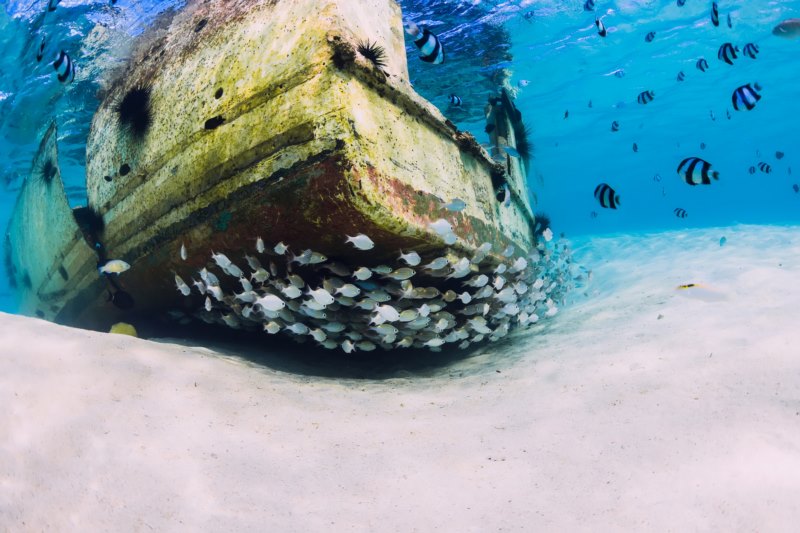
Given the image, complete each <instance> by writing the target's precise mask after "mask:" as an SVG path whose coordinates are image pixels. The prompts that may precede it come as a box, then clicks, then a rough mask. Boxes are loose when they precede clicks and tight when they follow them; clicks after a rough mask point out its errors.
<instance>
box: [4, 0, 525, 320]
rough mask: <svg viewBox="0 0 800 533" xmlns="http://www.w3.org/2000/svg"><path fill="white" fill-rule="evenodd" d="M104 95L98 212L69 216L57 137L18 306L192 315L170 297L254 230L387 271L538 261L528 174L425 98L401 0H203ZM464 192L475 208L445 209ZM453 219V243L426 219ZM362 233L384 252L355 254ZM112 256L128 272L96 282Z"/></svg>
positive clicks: (237, 255) (37, 193)
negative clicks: (479, 255) (419, 260)
mask: <svg viewBox="0 0 800 533" xmlns="http://www.w3.org/2000/svg"><path fill="white" fill-rule="evenodd" d="M365 45H368V46H365ZM369 45H371V46H372V47H373V48H374V45H377V46H380V47H382V48H383V50H384V52H385V54H384V55H383V57H381V58H380V59H381V61H377V62H376V61H372V60H371V59H370V55H371V54H370V53H368V52H365V49H368V48H370V46H369ZM373 59H374V58H373ZM103 96H104V98H103V101H102V103H101V105H100V107H99V109H98V111H97V113H96V115H95V117H94V119H93V122H92V127H91V132H90V135H89V139H88V141H87V176H86V179H87V193H88V206H87V207H85V208H79V209H77V210H75V211H72V210H70V209H69V207H68V205H67V202H66V197H65V195H64V194H63V184H62V182H61V180H60V174H59V171H58V160H57V149H56V143H55V138H56V134H55V126H53V127H52V128H51V129H50V130H49V131H48V134H47V135H46V136H45V139H44V140H43V142H42V146H41V147H40V151H39V154H38V155H37V160H36V162H35V163H34V169H33V171H32V174H31V177H29V178H28V180H27V181H26V183H25V184H24V186H23V188H22V191H21V193H20V197H19V199H18V202H17V205H16V207H15V211H14V214H13V219H12V222H11V225H10V227H9V232H8V235H7V238H6V241H7V242H6V254H7V258H6V260H7V263H8V265H9V268H10V270H11V273H12V278H13V281H14V282H15V283H16V286H17V287H18V292H19V293H20V295H21V312H23V313H25V314H31V315H34V314H35V315H38V316H41V317H44V318H47V319H50V320H55V321H57V322H61V323H66V324H75V325H80V326H84V327H91V328H97V329H107V328H108V327H109V326H110V324H113V323H114V322H117V321H119V320H126V321H132V322H135V320H136V319H137V317H145V316H147V317H151V316H153V315H154V314H158V313H165V312H167V311H175V310H182V311H185V312H187V313H190V312H192V311H193V310H197V309H200V308H202V306H203V302H204V298H203V297H202V295H200V296H191V297H188V298H187V297H185V296H184V295H183V294H181V293H180V292H179V291H177V290H176V281H175V274H178V275H179V276H183V277H184V278H185V279H186V280H187V281H188V280H190V279H191V277H192V276H196V274H197V272H198V271H201V270H202V269H203V268H206V267H212V266H213V265H214V263H213V262H211V252H212V251H213V252H215V253H218V254H224V255H225V256H226V257H229V258H231V259H232V260H234V262H237V261H244V257H245V255H248V254H249V255H252V254H254V253H255V246H256V242H257V239H259V238H260V239H262V240H263V242H265V243H267V245H268V247H271V246H272V245H273V244H275V243H278V242H283V243H285V244H288V245H289V246H290V250H291V251H293V252H295V253H297V254H299V253H300V251H302V250H305V249H311V250H314V251H316V252H318V253H321V254H324V255H325V256H326V257H327V258H330V259H331V260H334V259H335V260H336V261H337V262H338V263H339V264H341V265H346V267H347V268H349V269H351V270H353V269H355V268H356V267H357V266H359V265H366V266H375V265H378V264H381V263H388V264H390V265H394V263H396V262H397V257H398V253H399V251H400V250H404V251H410V250H415V251H417V252H418V253H419V254H420V255H421V256H422V257H423V258H425V260H426V261H427V260H429V259H432V258H435V257H437V256H441V255H443V254H450V256H455V255H458V254H461V255H465V256H473V255H474V254H475V253H476V250H478V248H479V247H480V246H481V245H482V244H483V243H491V244H492V250H493V252H489V254H488V257H487V262H488V263H487V264H492V265H494V264H497V263H498V262H499V261H501V260H505V258H503V257H501V256H500V255H499V251H501V250H503V249H504V248H506V247H507V246H508V245H514V246H515V247H516V249H517V250H519V251H520V252H525V251H529V250H532V249H533V246H534V231H533V229H534V228H533V224H534V219H533V214H532V212H531V208H530V204H529V200H528V191H527V189H526V180H525V171H524V166H523V165H522V163H521V162H520V161H519V160H517V159H514V158H511V157H506V158H505V160H504V161H500V162H498V161H495V160H494V159H492V158H491V157H490V156H489V155H488V154H487V153H486V151H485V150H484V149H483V148H482V147H480V146H479V145H478V144H477V143H476V142H475V140H474V139H473V138H472V137H471V136H470V135H469V134H465V133H461V132H459V131H458V130H457V129H456V128H455V127H454V126H453V125H452V124H451V123H450V122H449V121H447V120H446V119H445V118H444V117H443V116H442V115H441V113H440V112H439V111H438V110H437V109H436V108H435V107H434V106H432V105H431V104H429V103H428V102H427V101H425V100H424V99H422V98H421V97H420V96H418V95H417V94H416V93H415V92H414V91H413V89H412V88H411V86H410V84H409V81H408V72H407V66H406V53H405V42H404V36H403V26H402V20H401V12H400V8H399V6H398V5H397V4H396V3H395V2H394V1H391V0H363V1H359V2H350V1H345V0H338V1H337V0H313V1H312V0H283V1H275V0H261V1H247V2H243V1H220V2H190V3H189V4H188V5H187V6H186V7H185V8H184V9H182V10H181V11H179V12H177V13H175V14H173V15H171V19H169V20H165V21H162V23H161V24H158V25H156V26H155V27H154V28H153V29H152V30H151V31H150V32H149V33H148V34H146V35H145V36H143V37H142V38H141V39H140V41H139V42H138V45H137V47H136V49H135V52H134V54H133V56H132V58H131V60H130V63H129V65H127V67H126V68H125V69H123V70H122V71H121V72H120V73H119V74H118V76H117V77H116V79H115V81H114V82H113V84H111V85H110V86H109V88H108V89H107V91H106V93H105V94H104V95H103ZM500 100H501V99H498V103H497V105H496V106H495V109H493V110H492V112H491V113H490V114H489V120H491V121H494V122H495V123H496V125H498V126H499V128H497V129H496V131H498V132H501V133H502V135H503V138H502V139H499V140H498V142H502V143H504V144H509V145H511V146H513V145H514V133H513V132H514V128H513V124H514V121H515V120H518V118H519V117H518V116H517V117H515V116H514V112H513V111H515V110H513V104H511V105H510V106H509V104H508V103H507V102H506V103H505V105H504V104H503V103H502V102H501V101H500ZM517 114H518V113H517ZM497 135H498V134H497V133H496V134H495V137H496V136H497ZM495 140H497V139H495ZM43 166H47V169H48V170H47V172H44V173H43V171H42V167H43ZM501 186H507V187H508V190H509V193H510V194H509V196H508V197H507V198H506V199H505V200H506V201H505V202H503V201H498V199H497V197H496V191H497V189H498V187H501ZM454 198H458V199H461V200H463V201H464V203H465V204H466V207H465V208H464V209H463V210H462V211H460V212H454V211H448V210H447V209H445V208H444V207H443V203H446V202H448V201H450V200H451V199H454ZM442 218H443V219H445V220H447V221H448V222H449V223H450V224H452V228H453V229H452V233H453V234H454V235H455V237H456V238H457V241H456V242H455V243H453V244H452V245H451V246H448V244H447V243H446V242H445V240H444V236H443V235H441V234H439V233H437V232H435V231H433V230H432V229H431V227H430V226H429V224H430V223H432V222H434V221H436V220H438V219H442ZM359 233H361V234H366V235H368V236H369V237H370V238H371V239H372V241H374V243H375V247H374V249H372V250H370V251H369V252H368V253H365V252H364V251H361V250H358V249H356V248H354V247H353V246H352V245H350V244H347V243H346V242H345V237H346V235H356V234H359ZM182 248H183V249H184V250H185V252H186V253H185V259H184V258H182V257H181V249H182ZM108 259H123V260H125V261H126V262H128V263H129V264H130V265H131V269H130V270H129V271H127V272H125V273H123V274H122V275H120V276H118V277H114V276H101V275H98V271H97V266H98V263H102V262H104V261H106V260H108ZM271 259H272V260H273V262H274V259H275V258H271ZM512 259H513V258H512ZM262 260H263V262H264V264H265V266H266V265H267V264H269V262H270V258H269V257H267V258H263V259H262ZM275 268H278V269H284V268H286V267H285V265H279V267H276V266H273V269H275ZM288 268H289V269H291V268H292V267H291V265H289V266H288ZM479 271H480V267H476V266H473V267H472V270H471V272H470V273H471V274H475V273H477V272H479ZM284 273H285V272H284ZM298 274H299V275H301V276H306V274H304V272H303V270H302V269H300V270H298ZM273 275H274V272H273ZM306 277H311V278H315V279H316V278H321V277H322V276H321V275H319V274H318V273H312V274H308V275H307V276H306ZM433 278H434V279H430V280H428V282H429V284H431V283H432V284H434V285H435V284H436V283H437V281H436V279H435V278H436V276H433ZM234 281H235V280H234ZM224 283H225V282H224ZM224 283H223V284H224ZM228 283H232V282H228ZM442 283H444V281H442Z"/></svg>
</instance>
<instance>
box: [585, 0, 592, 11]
mask: <svg viewBox="0 0 800 533" xmlns="http://www.w3.org/2000/svg"><path fill="white" fill-rule="evenodd" d="M583 10H584V11H594V0H586V1H585V2H584V3H583Z"/></svg>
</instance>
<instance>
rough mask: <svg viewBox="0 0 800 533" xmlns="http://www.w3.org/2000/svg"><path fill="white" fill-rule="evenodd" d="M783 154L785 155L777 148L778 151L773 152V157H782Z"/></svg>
mask: <svg viewBox="0 0 800 533" xmlns="http://www.w3.org/2000/svg"><path fill="white" fill-rule="evenodd" d="M784 155H786V154H784V153H783V152H781V151H780V150H778V151H776V152H775V159H783V156H784Z"/></svg>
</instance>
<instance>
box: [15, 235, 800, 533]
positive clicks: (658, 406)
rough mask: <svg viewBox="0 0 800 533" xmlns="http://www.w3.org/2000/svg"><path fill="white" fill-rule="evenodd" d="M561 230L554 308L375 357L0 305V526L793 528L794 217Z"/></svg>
mask: <svg viewBox="0 0 800 533" xmlns="http://www.w3.org/2000/svg"><path fill="white" fill-rule="evenodd" d="M723 235H724V236H725V237H726V238H727V243H726V244H725V246H723V247H720V246H719V239H720V237H722V236H723ZM575 248H576V257H577V258H578V259H579V260H580V261H581V262H582V263H583V264H584V265H586V266H587V267H589V268H591V269H592V270H593V272H594V276H593V280H592V283H591V284H590V285H589V288H588V290H587V292H588V297H584V296H582V295H580V296H579V297H578V298H577V300H576V301H575V302H574V303H573V304H572V305H568V306H566V307H565V308H563V309H562V312H561V313H559V315H558V316H556V317H555V318H554V319H553V320H551V321H549V323H547V324H542V325H541V326H539V325H536V326H534V327H533V328H532V329H531V330H529V331H527V332H523V333H520V334H517V335H516V336H515V337H516V338H515V339H513V342H502V343H498V344H494V345H490V346H487V347H486V348H485V350H484V351H479V352H477V353H473V354H471V355H470V356H469V357H467V358H466V359H457V358H456V359H453V356H452V354H447V353H443V354H431V353H427V354H425V355H424V356H423V355H422V354H409V355H408V358H409V359H408V361H400V362H395V363H394V364H392V365H390V367H389V370H386V371H379V370H378V366H379V365H377V363H374V364H369V363H368V362H366V360H364V359H360V360H356V359H354V360H352V361H350V362H348V363H347V364H344V362H345V361H346V360H345V359H334V360H330V361H328V362H327V364H323V363H320V359H319V357H318V356H314V357H309V356H304V357H301V356H299V355H297V354H298V352H299V350H303V349H304V347H303V346H296V345H291V346H289V345H284V346H282V347H281V348H280V350H279V351H278V352H275V351H273V352H272V353H271V354H268V355H264V356H256V355H253V351H252V350H253V349H252V348H251V349H249V350H248V351H246V352H244V353H246V354H247V355H248V357H247V358H244V359H243V358H240V357H237V356H233V355H230V352H231V351H232V348H230V347H229V348H226V349H215V350H211V349H207V348H199V347H188V346H185V345H181V344H176V343H172V342H160V343H156V342H149V341H143V340H138V339H132V338H128V337H123V336H117V335H103V334H98V333H92V332H85V331H80V330H74V329H68V328H63V327H59V326H54V325H51V324H48V323H46V322H42V321H39V320H34V319H28V318H21V317H16V316H9V315H2V316H1V317H0V402H2V405H3V406H4V407H3V409H2V414H0V435H2V437H3V438H2V439H0V525H2V526H0V528H7V529H8V530H9V531H26V530H37V531H38V530H40V529H44V528H47V527H49V528H50V529H53V530H60V531H64V530H77V529H81V530H126V531H127V530H137V531H138V530H144V531H149V530H150V529H153V530H156V531H170V530H172V531H200V530H202V531H221V530H231V531H245V530H250V531H321V530H325V531H334V530H337V531H338V530H348V531H351V530H354V531H402V532H407V531H433V530H439V531H459V532H463V531H493V530H526V531H606V530H617V531H632V530H639V531H645V530H646V531H668V530H670V531H693V530H713V531H756V530H758V531H784V530H786V531H788V530H791V529H792V528H793V527H794V525H795V523H796V522H797V520H798V519H800V508H799V507H798V506H797V498H796V495H797V494H798V493H800V477H799V476H798V475H797V472H800V396H798V391H800V372H798V371H797V367H798V359H799V358H800V348H799V347H798V339H799V338H800V337H798V334H797V333H796V331H797V324H798V317H800V312H798V302H800V228H798V227H750V226H739V227H735V228H722V229H712V230H702V231H691V232H680V233H662V234H655V235H647V236H637V237H626V236H622V237H608V238H596V239H592V240H589V241H586V240H584V241H581V242H577V243H575ZM688 283H701V284H704V285H705V286H706V288H705V289H704V290H705V292H703V291H693V290H692V289H686V290H676V289H675V287H676V286H678V285H683V284H688ZM709 295H711V297H709ZM537 328H538V329H537ZM291 352H294V353H291ZM373 353H374V352H373ZM423 357H428V358H430V359H424V358H423ZM295 360H300V361H301V362H300V363H298V364H295V363H294V362H293V361H295ZM427 361H430V363H428V362H427ZM445 363H449V364H445ZM289 370H293V371H301V372H302V373H293V372H289ZM337 374H338V376H337ZM387 374H388V376H389V377H387ZM323 376H324V377H323ZM353 376H367V377H365V378H364V379H356V378H355V377H353ZM370 376H372V377H370ZM378 377H380V379H379V378H378Z"/></svg>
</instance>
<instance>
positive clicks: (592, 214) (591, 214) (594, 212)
mask: <svg viewBox="0 0 800 533" xmlns="http://www.w3.org/2000/svg"><path fill="white" fill-rule="evenodd" d="M795 187H797V185H795ZM795 192H797V191H795ZM589 218H597V211H592V212H591V213H589Z"/></svg>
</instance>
